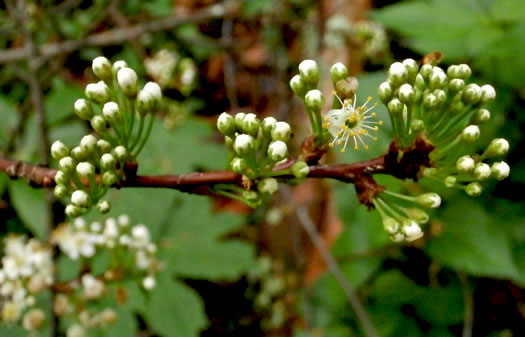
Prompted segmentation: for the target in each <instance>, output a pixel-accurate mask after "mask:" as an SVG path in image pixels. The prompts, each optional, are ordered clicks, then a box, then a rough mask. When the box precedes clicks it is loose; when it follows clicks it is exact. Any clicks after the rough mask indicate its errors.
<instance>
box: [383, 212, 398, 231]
mask: <svg viewBox="0 0 525 337" xmlns="http://www.w3.org/2000/svg"><path fill="white" fill-rule="evenodd" d="M399 227H400V224H399V221H397V220H396V219H394V218H392V217H389V216H386V217H384V218H383V228H384V229H385V231H386V232H387V233H389V234H396V233H397V232H399Z"/></svg>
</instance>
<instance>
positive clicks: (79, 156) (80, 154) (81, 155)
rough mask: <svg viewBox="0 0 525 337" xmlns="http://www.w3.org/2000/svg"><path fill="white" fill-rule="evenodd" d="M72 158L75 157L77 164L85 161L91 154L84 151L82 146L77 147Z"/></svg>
mask: <svg viewBox="0 0 525 337" xmlns="http://www.w3.org/2000/svg"><path fill="white" fill-rule="evenodd" d="M71 157H73V159H74V160H75V161H77V162H78V161H84V160H87V158H88V157H89V152H87V151H84V150H82V148H81V147H80V146H75V147H74V148H73V149H72V150H71Z"/></svg>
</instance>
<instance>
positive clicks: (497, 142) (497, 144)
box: [483, 138, 509, 158]
mask: <svg viewBox="0 0 525 337" xmlns="http://www.w3.org/2000/svg"><path fill="white" fill-rule="evenodd" d="M508 151H509V142H508V141H507V140H506V139H504V138H494V139H493V140H492V142H490V144H489V146H488V147H487V149H486V150H485V152H483V157H485V158H493V157H499V156H503V155H504V154H506V153H507V152H508Z"/></svg>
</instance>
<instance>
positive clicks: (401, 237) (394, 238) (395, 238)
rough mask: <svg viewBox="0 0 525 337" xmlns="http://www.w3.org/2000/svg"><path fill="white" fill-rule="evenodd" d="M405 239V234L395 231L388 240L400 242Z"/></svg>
mask: <svg viewBox="0 0 525 337" xmlns="http://www.w3.org/2000/svg"><path fill="white" fill-rule="evenodd" d="M404 239H405V236H404V235H403V234H402V233H396V234H394V235H391V236H390V240H392V241H393V242H401V241H403V240H404Z"/></svg>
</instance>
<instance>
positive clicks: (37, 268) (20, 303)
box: [0, 236, 54, 331]
mask: <svg viewBox="0 0 525 337" xmlns="http://www.w3.org/2000/svg"><path fill="white" fill-rule="evenodd" d="M53 268H54V266H53V261H52V252H51V249H50V248H49V247H47V246H44V245H43V244H41V243H40V242H39V241H37V240H36V239H30V240H28V239H27V238H26V237H24V236H8V237H7V238H6V239H5V241H4V256H3V257H2V268H1V269H0V318H1V320H2V321H3V322H6V323H16V322H18V321H19V320H22V325H23V327H24V328H25V329H26V330H28V331H36V330H38V329H39V328H40V327H41V326H42V324H43V322H44V319H45V315H44V312H43V311H42V310H40V309H39V308H37V307H36V296H37V295H38V294H39V293H41V292H42V291H43V290H45V289H48V288H49V287H50V286H51V285H52V284H53Z"/></svg>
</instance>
